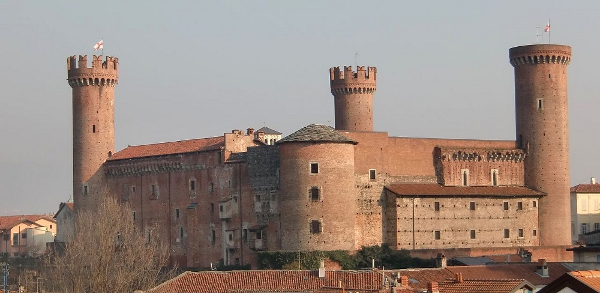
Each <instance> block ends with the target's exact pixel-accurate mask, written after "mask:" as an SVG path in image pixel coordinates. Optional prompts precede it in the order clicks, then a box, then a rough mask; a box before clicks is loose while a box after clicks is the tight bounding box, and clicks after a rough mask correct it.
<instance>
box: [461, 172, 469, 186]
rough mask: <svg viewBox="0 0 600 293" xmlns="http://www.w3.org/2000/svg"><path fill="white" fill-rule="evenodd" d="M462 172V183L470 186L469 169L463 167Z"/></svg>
mask: <svg viewBox="0 0 600 293" xmlns="http://www.w3.org/2000/svg"><path fill="white" fill-rule="evenodd" d="M460 173H461V177H462V185H463V186H469V169H462V170H460Z"/></svg>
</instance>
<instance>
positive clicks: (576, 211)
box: [570, 178, 600, 244]
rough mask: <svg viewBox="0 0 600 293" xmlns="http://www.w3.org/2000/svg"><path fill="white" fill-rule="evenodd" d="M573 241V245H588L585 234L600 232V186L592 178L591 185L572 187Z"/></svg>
mask: <svg viewBox="0 0 600 293" xmlns="http://www.w3.org/2000/svg"><path fill="white" fill-rule="evenodd" d="M570 203H571V205H570V206H571V239H572V241H573V243H580V244H597V243H598V241H594V242H595V243H586V242H587V241H585V240H584V238H588V237H583V235H584V234H588V233H591V232H596V231H600V184H597V183H596V179H595V178H592V179H591V180H590V183H589V184H579V185H576V186H573V187H571V199H570Z"/></svg>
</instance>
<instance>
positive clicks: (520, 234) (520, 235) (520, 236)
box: [519, 229, 523, 238]
mask: <svg viewBox="0 0 600 293" xmlns="http://www.w3.org/2000/svg"><path fill="white" fill-rule="evenodd" d="M519 238H523V229H519Z"/></svg>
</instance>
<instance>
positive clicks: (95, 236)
mask: <svg viewBox="0 0 600 293" xmlns="http://www.w3.org/2000/svg"><path fill="white" fill-rule="evenodd" d="M131 215H132V212H131V208H130V207H129V206H127V205H121V204H119V203H118V202H117V201H116V200H115V199H113V198H111V197H104V199H103V200H102V201H101V203H100V205H99V206H98V208H97V209H96V210H94V211H80V212H78V213H77V214H76V215H75V221H74V225H75V227H74V228H75V229H74V231H75V233H74V234H73V235H71V236H69V237H68V239H67V240H66V241H65V242H64V243H62V245H58V246H57V247H56V248H55V249H54V251H53V252H52V253H50V254H49V257H48V258H47V260H46V274H45V275H46V279H47V280H46V284H47V285H48V287H49V288H48V289H49V290H51V291H56V292H115V293H119V292H128V293H131V292H133V291H134V290H140V289H141V290H145V289H148V288H151V287H153V286H155V285H156V284H157V283H158V282H159V281H160V276H161V275H162V274H163V273H164V271H163V268H164V267H165V266H166V264H167V261H168V250H167V246H166V245H163V244H162V243H161V242H160V241H159V237H158V235H157V234H158V233H157V232H156V231H151V230H147V231H139V230H138V229H136V227H135V225H134V223H133V220H132V216H131ZM154 230H156V229H154Z"/></svg>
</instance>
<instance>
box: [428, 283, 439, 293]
mask: <svg viewBox="0 0 600 293" xmlns="http://www.w3.org/2000/svg"><path fill="white" fill-rule="evenodd" d="M427 293H440V289H438V282H429V283H427Z"/></svg>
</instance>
